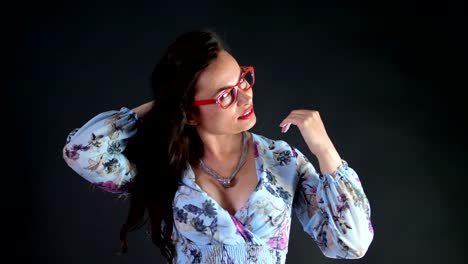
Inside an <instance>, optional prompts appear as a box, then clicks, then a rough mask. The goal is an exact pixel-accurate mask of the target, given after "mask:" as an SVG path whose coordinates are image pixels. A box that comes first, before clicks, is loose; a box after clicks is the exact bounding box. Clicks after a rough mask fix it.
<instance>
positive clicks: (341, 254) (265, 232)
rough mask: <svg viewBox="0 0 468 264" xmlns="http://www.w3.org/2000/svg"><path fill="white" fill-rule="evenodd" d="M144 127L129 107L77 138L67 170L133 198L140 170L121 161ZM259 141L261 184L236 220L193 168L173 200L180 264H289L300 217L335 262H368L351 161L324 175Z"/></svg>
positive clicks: (296, 154) (277, 143) (364, 213)
mask: <svg viewBox="0 0 468 264" xmlns="http://www.w3.org/2000/svg"><path fill="white" fill-rule="evenodd" d="M140 122H141V120H140V119H139V118H138V116H137V115H136V114H135V113H134V112H133V111H131V110H130V109H128V108H126V107H122V108H121V109H120V110H119V111H116V110H112V111H107V112H103V113H100V114H98V115H96V116H95V117H94V118H92V119H91V120H89V121H88V122H87V123H86V124H85V125H84V126H82V127H81V128H76V129H74V130H72V131H71V132H70V133H69V135H68V137H67V139H66V144H65V146H64V148H63V158H64V160H65V161H66V163H67V164H68V165H69V166H70V167H71V168H72V169H73V170H74V171H75V172H76V173H77V174H79V175H81V176H82V177H83V178H84V179H86V180H87V181H89V182H90V183H91V184H93V185H95V186H97V187H99V188H101V189H103V190H105V191H107V192H111V193H116V194H119V195H124V196H126V195H129V194H131V192H130V191H129V186H131V182H132V179H133V177H134V176H135V175H136V174H137V168H136V166H135V165H134V164H133V163H132V162H131V161H130V160H128V159H127V158H126V157H125V155H123V154H122V152H123V150H124V149H125V147H126V144H127V140H128V138H130V137H132V136H133V135H135V133H137V128H138V124H139V123H140ZM251 134H252V140H253V145H254V152H255V165H256V171H257V177H258V184H257V187H256V189H255V190H254V192H253V193H252V194H251V196H250V197H249V199H248V201H247V202H246V203H245V204H244V205H243V206H242V207H241V208H240V209H239V210H238V211H237V212H235V214H234V215H231V214H230V213H229V212H228V211H227V210H225V209H224V208H223V207H221V206H220V205H219V204H218V203H217V202H216V200H214V199H213V198H211V197H210V196H209V195H208V194H207V193H206V192H205V191H203V190H202V189H201V188H200V186H198V185H197V183H196V182H195V174H194V172H193V170H192V169H191V167H190V164H188V169H187V170H186V171H185V173H184V174H183V175H182V182H181V184H180V185H179V188H178V190H177V192H176V194H175V197H174V200H173V209H174V232H173V236H172V238H173V243H174V244H175V247H176V251H177V257H176V259H175V260H174V263H285V261H286V254H287V252H288V242H289V234H290V227H291V217H292V212H294V213H295V214H296V215H297V217H298V219H299V221H300V223H301V224H302V226H303V229H304V231H305V232H306V233H308V234H309V235H310V236H311V237H312V238H313V239H314V241H315V242H316V244H317V245H318V247H319V248H320V250H321V251H322V252H323V254H324V255H325V256H327V257H329V258H346V259H355V258H361V257H363V256H364V255H365V253H366V252H367V249H368V247H369V246H370V244H371V241H372V240H373V237H374V232H373V228H372V224H371V210H370V205H369V201H368V200H367V197H366V195H365V193H364V190H363V187H362V185H361V182H360V180H359V177H358V175H357V173H356V172H355V171H354V170H353V169H352V168H351V167H349V166H348V163H347V162H346V161H345V160H342V164H341V165H340V166H339V168H337V170H336V171H334V172H333V173H332V174H325V175H321V174H320V173H318V172H317V171H316V169H315V168H314V166H313V165H312V164H311V163H310V162H309V160H308V159H307V157H306V156H304V155H303V154H302V152H300V151H299V150H298V149H297V148H295V147H293V146H291V145H289V144H288V143H286V142H285V141H283V140H272V139H269V138H266V137H265V136H262V135H258V134H254V133H251Z"/></svg>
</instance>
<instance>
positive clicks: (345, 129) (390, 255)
mask: <svg viewBox="0 0 468 264" xmlns="http://www.w3.org/2000/svg"><path fill="white" fill-rule="evenodd" d="M323 2H324V1H316V2H313V1H307V3H306V1H304V3H302V2H297V1H287V2H286V3H284V2H283V1H269V2H265V3H255V2H251V1H235V2H232V3H224V2H221V1H211V2H202V1H193V2H192V3H182V2H179V1H166V2H157V1H148V3H146V4H143V3H141V4H140V3H136V2H130V1H125V2H123V1H122V2H118V1H106V2H103V1H98V2H92V1H87V2H85V1H79V2H73V3H72V2H66V3H62V2H61V3H53V2H43V1H41V2H38V3H34V4H33V3H24V2H22V3H20V4H18V5H17V6H15V7H11V8H5V9H4V12H5V16H4V18H6V19H7V20H8V21H6V22H5V23H4V26H5V27H6V28H7V30H6V31H5V33H7V35H6V36H7V38H6V39H5V40H4V43H7V44H13V46H12V47H11V49H4V53H5V55H6V57H9V56H11V55H12V54H13V55H14V61H13V62H12V63H11V64H10V65H9V67H8V68H9V69H8V71H6V72H7V73H8V74H7V77H9V79H8V80H9V82H8V84H11V86H10V87H11V88H9V89H8V91H7V94H8V96H9V97H10V96H11V100H8V102H7V107H8V108H7V109H6V110H7V111H6V113H5V115H6V117H7V119H6V121H4V122H5V123H4V129H3V130H4V132H7V133H8V135H7V136H5V137H4V143H5V144H4V148H5V150H7V153H8V155H9V156H10V157H11V156H13V157H14V158H13V161H11V162H7V164H5V166H4V167H5V172H4V174H3V175H4V179H5V185H6V186H7V188H6V189H7V191H6V192H5V194H6V195H8V197H7V198H6V199H4V201H5V203H4V204H5V206H4V213H5V216H4V217H3V218H4V219H6V220H7V221H8V224H7V225H6V226H4V228H5V229H6V234H7V235H8V237H9V238H8V239H7V238H4V239H2V240H3V241H4V243H7V244H8V247H9V249H8V250H7V251H8V253H9V254H11V255H12V256H13V261H15V262H16V261H17V262H18V263H19V262H22V261H24V262H28V263H88V264H91V263H99V264H102V263H160V256H159V251H158V250H157V248H156V247H155V246H154V245H153V244H152V243H151V242H150V241H149V240H146V238H145V236H144V233H143V232H142V231H138V232H135V233H131V235H130V237H129V239H130V240H129V250H130V251H129V254H128V256H126V257H123V258H121V257H119V256H117V255H116V254H115V253H116V252H117V251H118V249H119V246H120V245H119V240H118V232H119V228H120V226H121V224H122V223H123V222H124V220H125V219H126V215H127V204H126V203H125V202H122V201H117V200H116V197H115V196H112V195H110V194H107V193H104V192H101V191H99V190H96V191H94V192H93V191H92V190H91V189H90V188H89V185H88V184H87V183H86V182H85V181H84V179H82V178H81V177H80V176H79V175H78V174H75V173H74V172H73V171H72V170H71V169H70V168H69V167H67V165H66V163H65V162H64V161H63V159H62V153H61V151H62V147H63V146H64V143H65V139H66V136H67V134H68V133H69V132H70V131H71V130H72V129H73V128H75V127H79V126H81V125H83V124H84V123H85V122H86V121H88V120H89V119H91V118H92V117H93V116H95V115H96V114H98V113H100V112H104V111H107V110H118V109H119V108H120V107H122V106H127V107H129V108H133V107H135V106H138V105H140V104H142V103H145V102H147V101H149V100H150V99H151V98H150V89H149V86H148V78H149V75H150V73H151V71H152V68H153V66H154V64H155V63H156V62H157V60H158V59H159V56H160V55H161V53H162V51H163V49H164V48H165V47H166V46H167V45H168V44H169V43H170V42H171V41H172V40H173V39H174V38H175V37H176V36H177V35H178V34H179V33H181V32H183V31H186V30H191V29H197V28H202V27H209V28H211V29H213V30H216V31H218V32H219V33H221V34H222V35H223V36H224V39H225V41H226V43H227V45H228V46H229V47H230V48H231V50H232V54H233V55H234V57H235V58H236V59H237V60H238V62H239V63H240V64H244V65H253V66H255V69H256V86H255V91H254V92H255V96H254V103H255V109H256V113H257V124H256V125H255V127H254V128H253V129H252V131H253V132H256V133H259V134H263V135H265V136H267V137H270V138H274V139H284V140H286V141H288V142H290V143H291V144H293V145H295V146H297V147H298V148H299V149H300V150H302V151H303V152H304V153H306V154H307V155H308V156H309V157H310V159H311V161H312V162H313V164H314V165H315V166H318V163H317V160H316V159H315V157H314V156H313V155H312V154H311V153H310V152H309V151H308V149H307V146H306V145H305V143H304V142H303V140H302V137H301V135H300V133H299V131H298V130H297V128H295V127H293V128H292V129H291V130H290V132H288V133H287V134H285V135H283V134H281V133H280V129H279V128H278V124H279V122H280V121H281V120H282V119H283V118H284V117H286V116H287V114H288V113H289V111H291V110H293V109H315V110H318V111H319V112H320V114H321V117H322V120H323V122H324V124H325V127H326V129H327V132H328V134H329V136H330V138H331V139H332V141H333V142H334V144H335V147H336V148H337V150H338V152H339V153H340V155H341V157H342V158H343V159H345V160H347V161H348V163H349V165H350V166H351V167H352V168H354V169H355V170H356V171H357V172H358V174H359V176H360V178H361V181H362V183H363V186H364V190H365V192H366V194H367V197H368V199H369V200H370V203H371V208H372V222H373V225H374V229H375V238H374V240H373V242H372V244H371V246H370V248H369V250H368V252H367V254H366V255H365V257H364V258H362V259H360V260H334V259H328V258H326V257H324V256H323V255H322V253H321V252H320V250H319V249H318V247H317V245H316V244H315V243H314V242H313V240H312V239H311V238H310V237H308V236H307V235H306V234H305V233H304V232H303V231H302V227H301V226H300V224H299V222H298V221H296V219H295V218H294V222H293V227H292V230H291V239H290V245H289V254H288V263H317V264H318V263H379V264H386V263H415V262H416V261H418V263H463V258H464V255H465V254H464V252H463V250H464V245H465V243H464V233H465V226H464V224H465V223H466V221H465V220H464V218H463V214H462V213H463V212H464V211H465V208H464V201H463V199H464V195H463V190H464V189H465V186H466V182H467V180H466V176H467V175H466V171H467V170H466V146H467V144H466V132H467V131H466V129H464V128H462V125H463V123H464V122H465V121H466V116H465V115H463V114H462V108H464V105H465V101H466V100H465V98H466V97H463V96H462V95H461V92H460V91H461V89H466V87H467V85H466V80H465V79H462V77H466V73H465V71H464V70H465V69H466V67H464V66H463V64H464V61H463V60H462V57H461V54H462V53H464V48H466V46H464V45H462V44H461V36H462V34H463V31H464V29H463V27H462V25H461V23H462V16H461V15H462V12H461V8H458V7H456V6H451V7H449V6H448V5H447V6H441V5H440V3H438V5H435V4H434V5H431V4H428V3H427V2H421V3H415V2H411V3H410V2H407V1H406V2H405V4H398V3H396V2H394V1H386V2H381V1H379V2H380V4H379V5H378V6H377V5H370V4H366V5H364V4H354V5H350V4H349V3H348V4H346V2H345V1H342V2H343V3H340V2H329V1H327V3H328V4H324V3H323ZM465 33H466V32H465ZM10 35H11V38H9V36H10ZM11 40H13V42H11ZM462 63H463V64H462ZM11 128H13V129H11ZM11 135H13V139H11ZM11 150H13V151H11ZM10 180H12V182H11V183H10ZM33 261H34V262H33Z"/></svg>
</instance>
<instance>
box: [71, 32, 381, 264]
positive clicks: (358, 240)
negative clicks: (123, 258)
mask: <svg viewBox="0 0 468 264" xmlns="http://www.w3.org/2000/svg"><path fill="white" fill-rule="evenodd" d="M254 83H255V74H254V68H253V67H251V66H240V65H239V64H238V63H237V61H236V60H235V58H233V57H232V56H231V55H230V53H229V52H228V50H227V49H226V48H225V47H224V45H223V43H222V41H221V39H220V37H219V36H218V35H217V34H216V33H214V32H212V31H209V30H207V31H192V32H186V33H184V34H182V35H180V36H179V37H178V38H177V39H176V40H175V41H174V42H173V43H172V44H171V45H170V46H169V47H168V49H167V50H166V52H165V53H164V55H163V56H162V58H161V60H160V61H159V63H158V64H157V65H156V67H155V69H154V71H153V73H152V76H151V86H152V91H153V96H154V100H153V101H152V102H149V103H146V104H144V105H142V106H140V107H137V108H135V109H133V110H130V109H128V108H126V107H122V108H121V109H120V110H119V111H107V112H103V113H100V114H98V115H97V116H95V117H94V118H92V119H91V120H89V121H88V122H87V123H86V124H85V125H84V126H83V127H81V128H79V129H78V128H77V129H75V130H73V131H72V132H71V133H70V134H69V136H68V138H67V142H66V145H65V147H64V149H63V158H64V159H65V161H66V162H67V164H68V165H69V166H70V167H71V168H72V169H73V170H74V171H76V172H77V173H78V174H79V175H81V176H82V177H84V178H85V179H86V180H88V181H89V182H91V183H92V184H93V185H95V186H97V187H99V188H102V189H103V190H106V191H108V192H112V193H118V194H121V195H124V197H130V209H129V214H128V218H127V221H126V223H125V224H124V225H123V226H122V229H121V241H122V252H123V253H125V252H126V250H127V239H126V234H127V232H129V231H132V230H135V229H137V228H140V227H141V226H142V225H143V224H145V222H146V221H144V219H143V218H144V214H145V212H147V213H148V218H147V220H149V225H148V226H149V230H150V234H151V238H152V240H153V242H154V243H155V244H156V245H157V246H158V247H159V248H160V250H161V253H162V255H163V256H164V257H165V258H166V259H167V260H168V261H169V262H173V263H253V262H256V263H285V259H286V254H287V251H288V240H289V231H290V224H291V213H292V212H293V211H294V212H295V213H296V214H297V216H298V218H299V220H300V222H301V224H302V225H303V228H304V230H305V232H307V233H308V234H310V235H311V237H312V238H313V239H314V240H315V241H316V242H317V244H318V246H319V247H320V249H321V250H322V252H323V253H324V255H325V256H327V257H330V258H349V259H352V258H361V257H362V256H364V254H365V252H366V251H367V249H368V247H369V245H370V243H371V241H372V239H373V229H372V225H371V221H370V206H369V202H368V200H367V198H366V196H365V193H364V191H363V188H362V185H361V183H360V181H359V178H358V175H357V174H356V172H355V171H354V170H353V169H352V168H351V167H349V166H348V164H347V162H346V161H344V160H342V159H341V157H340V156H339V155H338V153H337V151H336V149H335V148H334V146H333V144H332V142H331V140H330V138H329V137H328V136H327V133H326V131H325V128H324V125H323V123H322V121H321V119H320V115H319V113H318V112H317V111H312V110H294V111H292V112H291V113H290V114H289V115H288V116H287V117H285V118H284V119H283V120H282V121H281V123H280V124H279V126H280V127H281V128H282V132H284V133H285V132H287V130H288V129H289V127H290V125H291V124H293V125H296V126H297V127H298V128H299V130H300V132H301V135H302V136H303V138H304V140H305V142H306V143H307V146H308V147H309V148H310V150H311V152H312V153H313V154H314V155H316V156H317V159H318V161H319V163H320V173H319V172H317V171H316V169H315V168H314V166H313V165H312V164H311V163H310V162H309V161H308V159H307V158H306V157H305V156H304V155H303V154H302V152H300V151H299V150H298V149H296V148H294V147H292V146H291V145H289V144H288V143H286V142H285V141H283V140H272V139H269V138H266V137H264V136H262V135H257V134H255V133H252V132H248V130H249V129H251V128H252V127H253V126H254V124H255V122H256V116H255V111H254V108H253V101H252V99H253V89H252V87H253V86H254Z"/></svg>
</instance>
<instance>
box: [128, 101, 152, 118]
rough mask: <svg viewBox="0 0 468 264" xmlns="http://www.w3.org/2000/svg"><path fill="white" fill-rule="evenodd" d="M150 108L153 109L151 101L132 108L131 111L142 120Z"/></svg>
mask: <svg viewBox="0 0 468 264" xmlns="http://www.w3.org/2000/svg"><path fill="white" fill-rule="evenodd" d="M151 107H153V101H150V102H147V103H144V104H142V105H140V106H137V107H135V108H133V109H132V111H133V112H135V114H137V116H138V117H139V118H143V117H144V116H145V114H146V113H147V112H148V111H149V110H150V109H151Z"/></svg>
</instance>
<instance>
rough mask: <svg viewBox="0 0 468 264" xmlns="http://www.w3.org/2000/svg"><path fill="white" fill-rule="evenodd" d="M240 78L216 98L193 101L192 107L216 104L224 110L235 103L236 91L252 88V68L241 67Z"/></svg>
mask: <svg viewBox="0 0 468 264" xmlns="http://www.w3.org/2000/svg"><path fill="white" fill-rule="evenodd" d="M240 68H241V71H242V74H241V77H240V79H239V81H238V82H237V84H236V85H234V86H231V87H229V88H226V89H225V90H223V91H222V92H221V93H220V94H219V95H218V96H216V97H215V98H211V99H206V100H197V101H193V105H197V106H200V105H207V104H218V105H219V106H220V107H221V108H222V109H226V108H228V107H229V106H231V105H232V104H233V103H235V102H236V101H237V94H238V89H239V88H240V90H241V91H243V92H247V91H248V90H249V89H250V88H252V87H253V86H254V83H255V73H254V67H253V66H241V67H240Z"/></svg>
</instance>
